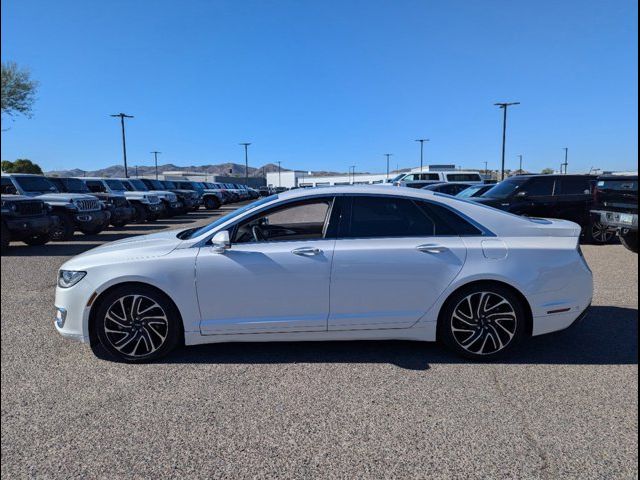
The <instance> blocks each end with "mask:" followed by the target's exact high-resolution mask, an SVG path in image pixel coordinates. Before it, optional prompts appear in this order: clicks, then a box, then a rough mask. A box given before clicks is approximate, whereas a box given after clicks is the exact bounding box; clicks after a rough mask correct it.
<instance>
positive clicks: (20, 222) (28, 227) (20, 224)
mask: <svg viewBox="0 0 640 480" xmlns="http://www.w3.org/2000/svg"><path fill="white" fill-rule="evenodd" d="M3 221H4V222H5V225H6V226H7V228H8V229H9V232H10V233H11V237H12V238H16V239H19V238H26V237H30V236H32V235H42V234H46V233H49V230H50V229H51V227H53V226H54V225H55V224H56V219H54V217H51V216H48V215H47V216H41V217H33V218H29V217H21V218H10V217H9V218H6V217H5V218H3Z"/></svg>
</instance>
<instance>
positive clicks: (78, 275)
mask: <svg viewBox="0 0 640 480" xmlns="http://www.w3.org/2000/svg"><path fill="white" fill-rule="evenodd" d="M86 274H87V272H76V271H73V270H60V271H59V272H58V286H59V287H60V288H69V287H73V286H74V285H75V284H76V283H78V282H79V281H80V280H82V279H83V278H84V277H85V275H86Z"/></svg>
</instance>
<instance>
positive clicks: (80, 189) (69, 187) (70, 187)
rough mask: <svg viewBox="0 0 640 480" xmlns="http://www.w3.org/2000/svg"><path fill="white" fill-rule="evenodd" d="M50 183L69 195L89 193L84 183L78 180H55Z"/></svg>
mask: <svg viewBox="0 0 640 480" xmlns="http://www.w3.org/2000/svg"><path fill="white" fill-rule="evenodd" d="M52 181H53V182H54V183H55V184H56V186H58V187H59V188H60V190H63V191H65V192H70V193H91V191H90V190H89V188H88V187H87V186H86V185H85V183H84V182H83V181H82V180H80V179H78V178H55V179H52Z"/></svg>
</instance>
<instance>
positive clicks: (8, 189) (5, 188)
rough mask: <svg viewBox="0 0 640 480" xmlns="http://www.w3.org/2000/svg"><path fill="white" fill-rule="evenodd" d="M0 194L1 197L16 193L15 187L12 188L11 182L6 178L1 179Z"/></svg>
mask: <svg viewBox="0 0 640 480" xmlns="http://www.w3.org/2000/svg"><path fill="white" fill-rule="evenodd" d="M0 192H2V194H3V195H14V194H15V193H17V190H16V187H14V186H13V183H11V180H9V178H8V177H2V185H1V187H0Z"/></svg>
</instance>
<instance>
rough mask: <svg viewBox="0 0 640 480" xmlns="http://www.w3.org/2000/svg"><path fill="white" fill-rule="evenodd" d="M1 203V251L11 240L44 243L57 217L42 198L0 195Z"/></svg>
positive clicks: (30, 243) (32, 243) (48, 238)
mask: <svg viewBox="0 0 640 480" xmlns="http://www.w3.org/2000/svg"><path fill="white" fill-rule="evenodd" d="M0 199H1V203H2V251H4V250H5V249H6V248H7V247H8V246H9V242H12V241H23V242H24V243H26V244H27V245H44V244H45V243H47V242H48V241H49V240H51V234H50V232H51V230H52V229H53V227H54V226H55V225H56V224H57V221H58V219H57V218H56V217H54V216H52V215H51V212H50V208H49V207H48V206H47V204H46V203H44V202H43V201H42V200H37V199H35V198H31V197H26V196H24V195H10V194H9V195H4V194H3V195H0Z"/></svg>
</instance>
